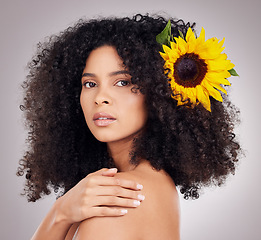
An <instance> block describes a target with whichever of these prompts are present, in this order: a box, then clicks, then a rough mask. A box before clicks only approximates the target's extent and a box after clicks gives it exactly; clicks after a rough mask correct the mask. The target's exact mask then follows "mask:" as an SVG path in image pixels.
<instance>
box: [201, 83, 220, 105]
mask: <svg viewBox="0 0 261 240" xmlns="http://www.w3.org/2000/svg"><path fill="white" fill-rule="evenodd" d="M202 85H203V86H204V87H205V88H206V90H207V91H208V93H209V95H211V96H212V97H213V98H215V99H216V100H217V101H219V102H223V99H222V96H221V94H220V92H219V91H217V90H216V89H214V88H213V87H212V86H211V85H210V84H208V83H207V81H204V82H202Z"/></svg>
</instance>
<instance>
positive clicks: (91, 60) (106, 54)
mask: <svg viewBox="0 0 261 240" xmlns="http://www.w3.org/2000/svg"><path fill="white" fill-rule="evenodd" d="M122 69H124V65H123V61H122V59H121V58H120V56H119V55H118V53H117V51H116V49H115V48H114V47H112V46H102V47H99V48H97V49H95V50H93V51H92V52H91V53H90V55H89V57H88V58H87V60H86V65H85V70H88V71H94V72H96V71H106V70H108V71H112V70H113V71H116V70H122Z"/></svg>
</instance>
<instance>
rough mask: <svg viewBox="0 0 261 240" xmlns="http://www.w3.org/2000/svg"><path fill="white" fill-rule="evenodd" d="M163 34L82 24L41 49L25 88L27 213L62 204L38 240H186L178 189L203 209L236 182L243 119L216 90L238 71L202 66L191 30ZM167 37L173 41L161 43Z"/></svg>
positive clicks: (146, 24) (148, 23) (134, 23)
mask: <svg viewBox="0 0 261 240" xmlns="http://www.w3.org/2000/svg"><path fill="white" fill-rule="evenodd" d="M166 24H167V21H166V20H165V19H164V18H162V17H154V18H153V17H149V16H142V15H136V16H134V17H133V18H131V19H130V18H123V19H117V18H116V19H102V20H91V21H79V22H78V23H77V24H76V25H75V26H74V27H71V28H68V29H67V30H66V31H64V32H63V33H61V34H60V35H58V36H53V37H51V38H50V41H48V42H46V43H44V44H42V45H39V50H38V53H37V54H36V56H35V57H34V58H33V60H32V61H31V63H30V65H29V67H30V74H29V75H28V77H27V80H26V82H25V83H24V88H25V90H26V95H25V98H24V104H23V106H22V110H24V111H25V114H26V118H27V123H28V127H29V137H28V142H29V150H28V151H27V152H26V154H25V156H24V158H23V160H22V161H21V162H20V165H21V166H20V168H19V170H18V174H19V175H23V174H24V172H26V171H27V174H26V178H27V185H26V188H25V192H26V194H27V196H28V200H29V201H36V200H37V199H39V198H41V196H42V195H43V194H49V193H50V189H51V188H54V190H55V191H56V192H57V191H58V190H59V188H63V189H64V192H62V194H61V195H62V196H61V197H60V198H59V199H58V200H57V201H56V202H55V204H54V205H53V207H52V208H51V210H50V211H49V213H48V214H47V216H46V217H45V219H44V220H43V221H42V223H41V225H40V226H39V228H38V229H37V231H36V233H35V234H34V236H33V238H32V239H47V238H48V239H72V238H73V236H74V238H75V239H104V238H106V239H121V240H124V239H179V207H178V194H177V191H176V186H179V187H180V190H181V193H182V194H184V197H185V198H186V199H187V198H193V199H195V198H198V197H199V193H198V190H199V188H201V187H202V186H207V185H209V184H216V185H221V184H222V183H223V182H224V180H225V178H226V176H227V175H228V174H230V173H234V170H235V162H236V161H237V156H238V152H239V145H238V144H237V143H236V142H235V141H234V134H233V127H234V124H233V123H234V121H235V118H236V114H235V110H234V107H233V105H232V104H231V103H230V102H229V100H228V99H227V98H226V97H225V96H224V99H226V101H225V103H222V102H221V101H222V97H221V95H220V93H219V91H217V90H216V89H219V90H221V91H223V92H224V91H225V90H224V89H223V88H221V87H220V85H219V83H222V84H225V85H228V82H227V80H226V79H225V78H227V77H229V76H230V72H232V70H231V69H232V68H233V65H232V64H231V63H230V62H229V61H228V60H227V59H224V58H223V57H224V55H221V54H220V53H221V51H216V52H215V54H216V55H215V56H214V53H213V51H209V52H208V54H209V55H211V56H210V60H209V59H207V58H204V54H202V55H201V52H200V51H203V50H202V48H200V47H198V48H197V47H196V46H197V44H198V45H199V46H201V45H202V44H203V42H204V41H203V40H204V39H203V37H202V35H200V37H199V38H198V40H195V37H193V36H194V35H193V34H194V33H193V32H192V30H191V29H192V28H193V26H194V24H192V25H190V24H189V23H188V24H185V23H184V22H183V21H182V20H179V21H174V20H173V19H172V20H171V25H170V23H168V25H167V27H168V28H165V26H166ZM170 27H171V28H170ZM190 27H191V28H190ZM164 28H165V31H163V35H164V34H165V33H166V32H168V33H169V32H170V30H171V33H172V35H173V36H174V37H175V38H173V39H172V38H171V37H170V36H167V38H166V39H167V41H165V42H164V36H163V35H162V34H161V35H158V34H160V33H161V31H162V30H163V29H164ZM157 35H158V37H157V40H158V41H159V42H160V43H161V44H159V43H157V41H156V36H157ZM165 35H166V34H165ZM162 36H163V37H162ZM184 36H186V39H185V40H186V41H185V40H182V37H183V38H184ZM178 37H179V38H178ZM169 40H172V43H170V41H169ZM189 42H191V43H193V44H194V45H193V46H194V47H193V49H194V50H195V51H194V52H193V51H192V50H191V47H186V46H187V45H186V44H188V43H189ZM162 43H164V46H163V45H162ZM200 44H201V45H200ZM204 44H205V43H204ZM207 44H208V45H206V46H210V47H216V49H218V50H220V49H221V45H222V44H220V43H218V42H217V41H216V40H213V41H211V42H210V43H209V42H208V43H207ZM165 45H168V46H169V47H167V46H165ZM190 46H192V45H190ZM202 46H203V45H202ZM204 46H205V45H204ZM175 47H177V49H179V52H177V51H176V50H175ZM185 49H187V52H186V51H185ZM200 49H201V50H200ZM160 51H161V53H160ZM182 51H183V52H182ZM196 51H199V53H197V54H196V53H195V52H196ZM177 53H178V54H179V55H178V54H177ZM204 53H206V52H204ZM175 54H176V55H175ZM174 55H175V56H176V59H177V60H175V61H174V60H173V59H174V57H173V56H174ZM205 55H206V54H205ZM213 59H214V60H216V61H218V63H224V64H223V65H224V66H225V67H224V69H222V70H220V69H219V68H218V67H215V66H216V65H215V63H213V61H214V60H213ZM171 61H174V62H173V63H172V62H171ZM219 65H220V64H219ZM223 65H222V66H223ZM216 69H217V71H216ZM211 74H212V75H211ZM215 74H216V75H215ZM213 75H214V76H216V78H214V80H213V81H212V82H210V83H211V85H206V84H210V83H208V82H207V78H208V77H210V76H213ZM211 79H213V78H211ZM220 79H222V80H220ZM208 80H210V78H209V79H208ZM186 84H187V85H186ZM212 87H214V88H212ZM188 89H189V91H190V92H188V91H187V90H188ZM202 89H204V90H202ZM200 91H202V92H200ZM196 93H197V94H196ZM198 93H199V94H198ZM206 93H209V95H210V96H207V97H205V96H206ZM220 97H221V99H220ZM108 168H110V169H108Z"/></svg>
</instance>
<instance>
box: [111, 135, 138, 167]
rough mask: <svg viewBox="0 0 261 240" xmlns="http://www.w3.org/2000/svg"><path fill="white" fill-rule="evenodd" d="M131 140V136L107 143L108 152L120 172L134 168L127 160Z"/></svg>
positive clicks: (128, 158) (128, 159)
mask: <svg viewBox="0 0 261 240" xmlns="http://www.w3.org/2000/svg"><path fill="white" fill-rule="evenodd" d="M132 142H133V138H128V139H123V140H121V141H117V142H108V143H107V148H108V151H109V154H110V156H111V157H112V158H113V160H114V163H115V166H116V167H117V168H118V170H119V171H120V172H127V171H131V170H133V169H134V166H133V165H132V164H130V162H129V161H130V156H129V153H130V151H131V147H132Z"/></svg>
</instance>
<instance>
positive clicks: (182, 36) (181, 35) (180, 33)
mask: <svg viewBox="0 0 261 240" xmlns="http://www.w3.org/2000/svg"><path fill="white" fill-rule="evenodd" d="M178 31H179V36H180V37H181V38H183V39H184V40H185V38H184V35H183V33H182V32H181V31H180V30H178Z"/></svg>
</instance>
